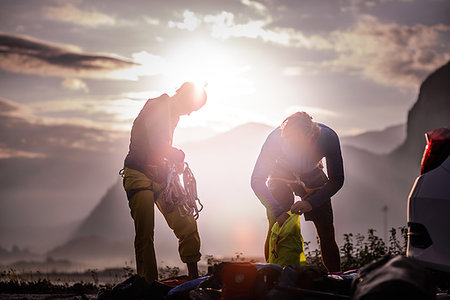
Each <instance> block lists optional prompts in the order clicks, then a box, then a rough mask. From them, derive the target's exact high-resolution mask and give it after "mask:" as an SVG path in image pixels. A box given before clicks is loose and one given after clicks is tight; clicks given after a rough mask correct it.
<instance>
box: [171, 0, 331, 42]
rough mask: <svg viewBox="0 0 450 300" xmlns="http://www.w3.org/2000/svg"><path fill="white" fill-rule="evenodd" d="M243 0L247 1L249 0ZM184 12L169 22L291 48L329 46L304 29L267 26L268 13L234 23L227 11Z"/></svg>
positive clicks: (233, 16) (222, 36) (224, 36)
mask: <svg viewBox="0 0 450 300" xmlns="http://www.w3.org/2000/svg"><path fill="white" fill-rule="evenodd" d="M244 2H245V3H247V2H248V1H244ZM249 3H253V2H249ZM253 4H254V3H253ZM261 9H262V8H261ZM183 16H184V20H183V22H178V23H177V22H174V21H170V22H169V26H170V27H172V28H178V29H182V30H189V31H193V30H195V29H197V28H199V27H200V26H201V25H205V26H206V27H207V28H208V29H209V30H210V32H211V36H212V37H214V38H217V39H223V40H226V39H230V38H249V39H260V40H262V41H263V42H269V43H273V44H277V45H281V46H285V47H294V48H308V49H309V48H314V49H327V48H330V47H331V46H330V43H329V42H328V41H327V40H326V39H325V38H323V37H321V36H319V35H311V36H307V35H305V34H304V33H303V32H301V31H299V30H296V29H294V28H290V27H275V28H272V29H270V27H271V24H272V22H273V20H272V17H271V16H270V15H265V18H264V19H256V20H253V19H250V20H248V21H247V22H245V23H237V22H236V19H235V15H234V14H233V13H231V12H227V11H222V12H221V13H219V14H215V15H211V14H207V15H201V14H195V13H194V12H191V11H185V12H184V13H183Z"/></svg>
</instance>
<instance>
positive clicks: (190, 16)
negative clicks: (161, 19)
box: [168, 10, 201, 31]
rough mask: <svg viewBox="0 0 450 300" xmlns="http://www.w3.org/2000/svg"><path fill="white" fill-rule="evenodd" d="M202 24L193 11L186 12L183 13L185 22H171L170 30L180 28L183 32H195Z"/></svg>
mask: <svg viewBox="0 0 450 300" xmlns="http://www.w3.org/2000/svg"><path fill="white" fill-rule="evenodd" d="M200 24H201V20H200V18H198V17H197V16H196V15H195V14H194V13H193V12H192V11H189V10H186V11H184V12H183V22H174V21H169V23H168V25H169V27H170V28H174V27H175V28H178V29H182V30H184V29H185V30H188V31H194V30H195V29H197V27H198V26H199V25H200Z"/></svg>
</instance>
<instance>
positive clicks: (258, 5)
mask: <svg viewBox="0 0 450 300" xmlns="http://www.w3.org/2000/svg"><path fill="white" fill-rule="evenodd" d="M241 3H242V4H243V5H245V6H248V7H251V8H253V9H254V10H256V11H257V12H259V13H261V14H264V13H266V12H267V8H266V6H264V4H261V3H259V2H257V1H252V0H241Z"/></svg>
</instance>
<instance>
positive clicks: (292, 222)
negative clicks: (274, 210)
mask: <svg viewBox="0 0 450 300" xmlns="http://www.w3.org/2000/svg"><path fill="white" fill-rule="evenodd" d="M288 214H289V218H288V219H287V220H286V221H285V222H284V223H283V225H282V226H280V225H279V224H278V222H275V224H274V225H273V226H272V230H271V234H270V239H269V251H270V253H269V260H268V263H272V264H278V265H280V266H295V265H306V257H305V253H304V248H303V237H302V234H301V231H300V216H299V215H297V214H294V213H291V212H288Z"/></svg>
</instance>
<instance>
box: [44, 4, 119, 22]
mask: <svg viewBox="0 0 450 300" xmlns="http://www.w3.org/2000/svg"><path fill="white" fill-rule="evenodd" d="M44 18H45V19H47V20H51V21H58V22H64V23H72V24H77V25H81V26H87V27H99V26H114V25H115V24H116V20H115V18H114V17H113V16H110V15H107V14H104V13H101V12H97V11H95V10H89V11H88V10H82V9H80V8H78V7H75V6H74V5H73V4H72V3H69V2H64V3H61V4H60V5H55V6H47V7H44Z"/></svg>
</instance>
